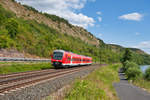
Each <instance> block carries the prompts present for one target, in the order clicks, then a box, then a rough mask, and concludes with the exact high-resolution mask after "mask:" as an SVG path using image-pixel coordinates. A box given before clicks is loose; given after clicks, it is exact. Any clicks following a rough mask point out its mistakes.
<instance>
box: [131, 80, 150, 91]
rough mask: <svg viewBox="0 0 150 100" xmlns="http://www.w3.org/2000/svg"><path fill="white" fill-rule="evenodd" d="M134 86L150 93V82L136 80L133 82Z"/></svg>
mask: <svg viewBox="0 0 150 100" xmlns="http://www.w3.org/2000/svg"><path fill="white" fill-rule="evenodd" d="M133 84H134V85H136V86H138V87H141V88H144V89H146V90H147V91H148V92H150V81H148V80H145V79H143V78H142V79H138V80H135V81H134V82H133Z"/></svg>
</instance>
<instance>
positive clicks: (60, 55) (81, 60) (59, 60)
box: [51, 50, 92, 68]
mask: <svg viewBox="0 0 150 100" xmlns="http://www.w3.org/2000/svg"><path fill="white" fill-rule="evenodd" d="M51 62H52V64H53V66H54V67H55V68H60V67H71V66H79V65H90V64H92V58H91V57H87V56H83V55H78V54H74V53H72V52H67V51H64V50H54V52H53V54H52V55H51Z"/></svg>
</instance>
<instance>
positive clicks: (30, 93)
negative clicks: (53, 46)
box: [0, 66, 98, 100]
mask: <svg viewBox="0 0 150 100" xmlns="http://www.w3.org/2000/svg"><path fill="white" fill-rule="evenodd" d="M90 67H92V68H90V69H87V70H82V71H79V72H75V73H71V74H69V75H64V76H61V77H58V78H54V79H50V80H46V81H44V82H40V83H38V84H32V85H30V86H27V87H23V88H19V89H16V90H14V91H11V92H8V93H5V94H0V100H41V99H42V98H45V97H47V96H48V95H50V94H52V93H54V92H56V91H57V90H59V89H61V88H62V87H64V86H66V85H68V84H70V83H71V82H73V81H74V80H75V79H77V78H80V77H85V76H87V75H88V74H89V73H91V72H92V71H93V70H94V69H96V68H98V66H90Z"/></svg>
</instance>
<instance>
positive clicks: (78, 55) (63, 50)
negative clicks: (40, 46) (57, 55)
mask: <svg viewBox="0 0 150 100" xmlns="http://www.w3.org/2000/svg"><path fill="white" fill-rule="evenodd" d="M54 52H63V53H64V52H67V53H71V54H73V55H76V56H82V57H87V58H91V57H88V56H84V55H78V54H75V53H72V52H69V51H65V50H54Z"/></svg>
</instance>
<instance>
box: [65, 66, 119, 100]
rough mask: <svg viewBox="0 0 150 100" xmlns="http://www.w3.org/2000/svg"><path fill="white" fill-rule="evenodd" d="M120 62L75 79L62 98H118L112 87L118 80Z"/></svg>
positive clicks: (98, 99) (76, 99)
mask: <svg viewBox="0 0 150 100" xmlns="http://www.w3.org/2000/svg"><path fill="white" fill-rule="evenodd" d="M119 67H120V64H114V65H109V66H106V67H102V68H99V69H98V70H96V71H94V72H92V73H91V74H90V75H88V76H87V77H86V78H84V79H83V80H77V81H76V82H75V83H74V84H73V85H72V89H71V91H70V93H68V94H67V95H66V97H65V99H64V100H119V99H118V97H117V95H116V91H115V89H114V87H113V83H114V82H118V81H119V77H118V68H119Z"/></svg>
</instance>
